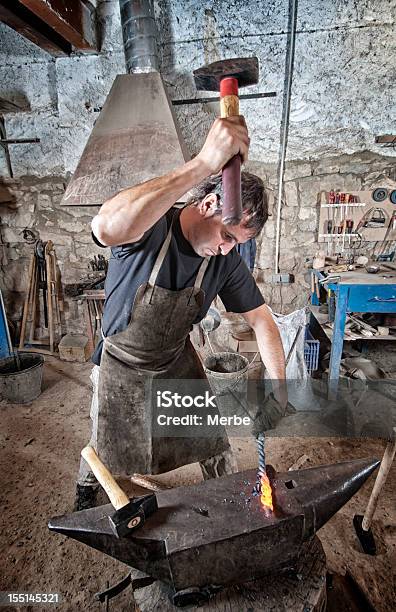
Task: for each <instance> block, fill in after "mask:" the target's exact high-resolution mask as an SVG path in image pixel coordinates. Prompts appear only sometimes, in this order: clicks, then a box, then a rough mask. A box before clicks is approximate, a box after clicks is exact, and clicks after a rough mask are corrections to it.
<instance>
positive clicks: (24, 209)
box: [0, 176, 109, 337]
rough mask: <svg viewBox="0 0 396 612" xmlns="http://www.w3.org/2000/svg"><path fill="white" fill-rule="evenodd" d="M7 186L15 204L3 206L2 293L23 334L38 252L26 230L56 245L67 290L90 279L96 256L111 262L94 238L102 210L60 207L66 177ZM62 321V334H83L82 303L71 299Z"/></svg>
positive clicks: (0, 207)
mask: <svg viewBox="0 0 396 612" xmlns="http://www.w3.org/2000/svg"><path fill="white" fill-rule="evenodd" d="M3 184H4V185H5V187H6V191H7V192H8V193H9V196H10V198H13V199H14V201H12V202H10V203H2V204H0V243H1V251H0V254H1V255H0V256H1V263H0V266H1V289H2V291H3V296H4V302H5V306H6V310H7V313H8V316H9V317H10V319H11V320H12V321H14V322H15V325H16V327H17V328H18V329H19V325H20V321H21V315H22V309H23V302H24V299H25V295H26V289H27V287H28V270H29V261H30V257H31V255H32V253H33V252H34V245H31V244H28V243H27V242H26V241H25V240H24V237H23V230H24V229H26V228H28V229H30V230H32V231H33V232H34V233H35V235H36V236H37V237H38V238H40V239H41V240H43V241H47V240H51V241H52V242H53V244H54V247H55V252H56V256H57V260H58V264H59V269H60V272H61V278H62V285H63V287H64V288H65V287H66V285H67V284H72V283H76V282H78V281H79V280H80V279H81V278H84V277H86V276H87V275H88V274H89V273H90V272H91V269H90V267H89V262H90V260H92V259H93V257H94V255H97V254H99V253H102V254H105V255H106V257H108V255H109V249H101V248H99V247H97V246H96V245H95V244H94V243H93V241H92V238H91V231H90V223H91V219H92V215H93V214H95V210H96V208H83V207H79V206H74V207H64V206H62V207H61V206H60V201H61V199H62V195H63V192H64V191H65V185H66V183H65V179H64V177H56V176H51V177H46V178H37V177H32V176H24V177H21V178H19V179H17V180H15V181H10V180H5V181H4V183H3ZM61 320H62V327H61V330H59V331H62V333H69V332H76V333H81V332H83V331H84V327H85V321H84V312H83V307H82V304H81V302H80V301H78V300H75V299H72V298H68V297H67V296H65V301H64V312H63V314H62V317H61ZM40 332H41V335H43V336H47V337H48V332H47V333H46V332H45V330H44V329H41V330H40V329H38V330H37V335H38V336H39V335H40Z"/></svg>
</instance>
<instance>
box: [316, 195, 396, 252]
mask: <svg viewBox="0 0 396 612" xmlns="http://www.w3.org/2000/svg"><path fill="white" fill-rule="evenodd" d="M335 194H336V195H337V194H339V195H338V196H337V199H339V200H340V199H341V193H340V192H335ZM344 196H348V198H345V199H348V200H350V199H352V200H353V201H352V202H347V201H345V202H340V201H339V202H337V203H330V201H331V199H332V197H331V195H330V193H329V192H325V191H323V192H321V193H320V194H318V207H319V208H320V212H319V231H318V242H332V241H334V236H336V235H340V233H339V232H340V230H339V228H341V229H342V232H341V235H342V234H344V231H345V234H346V235H348V234H349V235H350V238H349V239H348V242H350V241H353V240H354V239H356V238H359V239H360V238H361V239H362V240H363V241H365V242H366V241H367V242H378V241H383V240H396V190H394V191H392V190H389V189H386V188H381V187H379V188H377V189H374V190H371V191H350V192H348V193H347V194H346V193H344ZM351 196H353V197H352V198H351ZM347 221H348V223H347ZM348 226H349V227H348ZM344 228H345V230H344Z"/></svg>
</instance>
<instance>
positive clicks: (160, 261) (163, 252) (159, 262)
mask: <svg viewBox="0 0 396 612" xmlns="http://www.w3.org/2000/svg"><path fill="white" fill-rule="evenodd" d="M178 214H179V213H178V212H177V213H175V214H174V215H173V217H172V221H171V224H170V228H169V231H168V234H167V236H166V238H165V240H164V243H163V245H162V247H161V249H160V252H159V253H158V255H157V259H156V260H155V263H154V266H153V269H152V270H151V274H150V278H149V279H148V282H149V284H150V285H152V286H154V285H155V283H156V281H157V276H158V274H159V271H160V269H161V266H162V264H163V263H164V259H165V257H166V254H167V252H168V248H169V245H170V241H171V239H172V225H173V220H174V218H175V217H176V215H178Z"/></svg>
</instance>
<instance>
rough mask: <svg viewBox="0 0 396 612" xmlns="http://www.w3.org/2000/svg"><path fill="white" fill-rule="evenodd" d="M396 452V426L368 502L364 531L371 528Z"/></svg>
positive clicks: (364, 518) (363, 524) (363, 525)
mask: <svg viewBox="0 0 396 612" xmlns="http://www.w3.org/2000/svg"><path fill="white" fill-rule="evenodd" d="M395 454H396V427H394V428H393V438H392V440H390V441H389V442H388V443H387V445H386V448H385V452H384V456H383V457H382V461H381V465H380V467H379V470H378V474H377V478H376V479H375V483H374V487H373V490H372V492H371V495H370V499H369V502H368V504H367V508H366V512H365V513H364V517H363V520H362V528H363V529H364V531H368V530H369V529H370V525H371V521H372V520H373V516H374V512H375V510H376V508H377V504H378V499H379V496H380V493H381V491H382V488H383V486H384V484H385V482H386V479H387V477H388V474H389V471H390V469H391V467H392V463H393V459H394V457H395Z"/></svg>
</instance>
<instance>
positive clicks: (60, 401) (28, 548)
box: [0, 358, 396, 612]
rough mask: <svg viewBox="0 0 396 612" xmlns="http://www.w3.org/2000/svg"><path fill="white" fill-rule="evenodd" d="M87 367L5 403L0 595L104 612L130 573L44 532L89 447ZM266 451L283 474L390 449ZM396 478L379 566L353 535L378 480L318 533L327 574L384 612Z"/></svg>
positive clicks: (388, 602)
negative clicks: (58, 600) (45, 597)
mask: <svg viewBox="0 0 396 612" xmlns="http://www.w3.org/2000/svg"><path fill="white" fill-rule="evenodd" d="M90 368H91V366H90V364H89V363H87V364H84V365H81V364H67V363H64V362H61V361H59V360H57V359H54V358H47V359H46V364H45V368H44V383H43V392H42V395H41V396H40V398H39V399H38V400H36V401H35V402H33V403H32V404H31V405H26V406H15V405H8V404H6V403H5V402H2V403H0V462H1V467H2V469H1V476H0V488H1V491H2V512H1V518H0V526H1V531H0V538H1V541H0V543H1V545H0V591H9V590H12V591H19V592H25V591H28V592H29V591H30V592H59V593H61V595H62V598H63V604H62V605H61V606H59V608H58V609H61V610H70V611H75V610H100V609H101V604H99V603H98V602H96V601H95V600H94V594H95V593H96V592H97V591H100V590H102V589H104V588H106V585H107V584H110V585H112V584H113V583H115V582H117V581H118V580H120V579H121V578H123V577H124V576H125V575H126V574H127V571H128V569H127V567H126V566H124V565H123V564H121V563H119V562H117V561H115V560H113V559H111V558H108V557H105V556H104V555H102V554H101V553H99V552H96V551H94V550H92V549H89V548H88V547H85V546H84V545H83V544H79V543H75V542H73V541H72V540H69V539H67V538H65V537H63V536H60V535H57V534H53V533H50V532H49V531H48V529H47V521H48V519H49V517H51V516H54V515H57V514H63V513H65V512H70V511H71V510H72V507H73V500H74V490H75V477H76V473H77V468H78V463H79V453H80V450H81V448H82V447H83V446H84V445H85V444H86V443H87V441H88V439H89V429H90V420H89V416H88V414H89V402H90V385H89V372H90ZM232 444H233V447H234V451H235V453H236V456H237V459H238V465H239V468H240V469H241V470H243V469H247V468H252V467H254V466H255V465H256V453H255V446H254V442H253V440H250V439H246V438H244V439H234V440H232ZM267 448H268V453H267V456H268V460H269V462H270V463H272V464H273V465H274V466H275V468H276V469H279V470H286V469H288V467H289V466H290V465H292V464H293V463H294V462H295V461H296V460H297V459H298V458H299V457H300V456H301V455H303V454H306V455H307V456H308V457H309V463H306V465H305V466H304V467H306V466H311V465H317V464H321V463H332V462H336V461H340V460H346V459H353V458H358V457H373V456H377V457H381V456H382V452H383V448H384V443H383V442H381V441H376V440H364V441H362V442H359V441H356V440H343V439H326V438H325V439H323V438H321V439H303V438H293V439H291V438H288V439H271V440H269V441H268V447H267ZM395 477H396V464H394V466H393V468H392V471H391V474H390V476H389V478H388V481H387V484H386V487H385V490H384V491H383V493H382V496H381V499H380V502H379V506H378V509H377V513H376V516H375V521H374V526H373V528H374V534H375V537H376V541H377V543H378V548H379V554H378V555H377V556H376V557H368V556H366V555H364V554H363V553H362V552H360V550H359V544H358V541H357V538H356V536H355V533H354V529H353V527H352V517H353V515H354V514H355V513H356V512H359V513H362V511H364V508H365V505H366V504H367V501H368V498H369V494H370V491H371V488H372V485H373V482H374V480H373V478H371V479H370V480H369V482H368V483H366V484H365V486H364V487H363V488H362V489H361V490H360V491H359V493H358V494H357V495H356V496H355V497H354V498H353V499H352V500H351V501H350V502H349V503H348V504H347V505H346V506H345V507H344V508H342V509H341V510H340V511H339V512H338V514H337V515H336V516H335V517H333V519H332V520H331V521H329V523H328V524H327V525H326V526H325V527H323V528H322V529H321V531H320V532H319V536H320V539H321V541H322V543H323V546H324V549H325V552H326V556H327V563H328V569H329V572H333V573H336V574H345V572H349V573H350V574H351V575H352V577H353V579H354V580H355V581H356V582H357V583H358V585H360V587H361V588H362V589H363V591H364V592H365V593H366V594H367V596H368V597H369V598H370V601H371V602H372V604H373V606H374V607H375V609H376V610H377V611H378V612H380V611H389V610H391V609H394V602H395V581H394V578H392V576H394V568H395V562H396V495H395V486H394V483H395ZM161 479H162V480H163V481H164V482H167V483H169V484H173V485H179V484H181V483H183V484H188V483H192V482H197V481H198V480H200V479H201V476H200V470H199V468H198V466H197V465H192V466H189V467H186V468H182V469H180V470H177V471H175V472H173V473H170V474H166V475H163V476H161V477H159V480H161ZM135 491H136V492H137V490H135ZM127 601H128V597H127V595H126V594H124V595H123V596H120V597H118V598H117V599H116V600H113V602H111V604H110V609H113V610H117V611H121V612H122V611H123V610H128V609H129V610H130V609H131V608H130V607H128V603H127ZM10 609H11V608H10ZM13 609H14V610H15V608H13ZM23 609H24V610H26V607H25V608H23ZM32 609H33V608H32ZM36 609H37V608H36ZM333 609H335V608H333ZM343 609H351V608H347V607H342V606H340V604H338V605H337V610H338V611H339V610H343Z"/></svg>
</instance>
